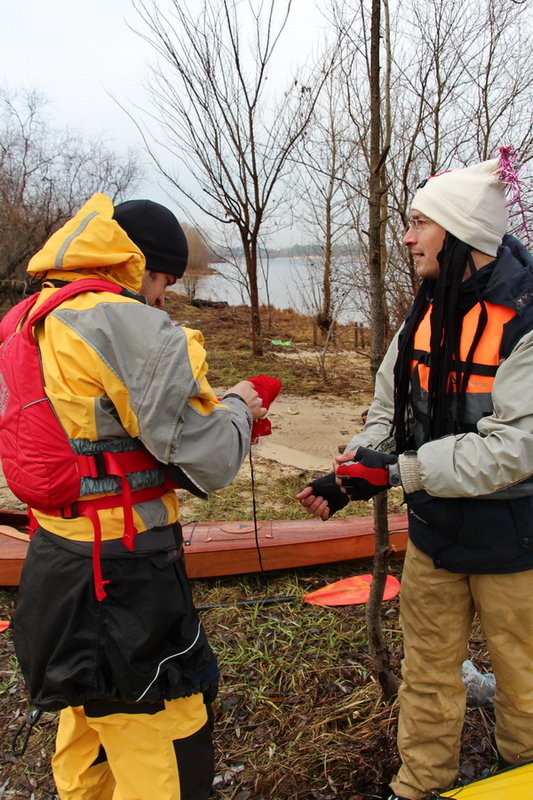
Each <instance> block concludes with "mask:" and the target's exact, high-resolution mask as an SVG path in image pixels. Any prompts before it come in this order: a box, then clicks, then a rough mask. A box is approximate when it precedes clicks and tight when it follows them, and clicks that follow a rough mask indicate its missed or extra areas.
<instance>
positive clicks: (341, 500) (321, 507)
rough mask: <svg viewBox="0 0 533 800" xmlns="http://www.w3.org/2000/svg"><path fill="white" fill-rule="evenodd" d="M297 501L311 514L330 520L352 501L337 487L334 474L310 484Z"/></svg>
mask: <svg viewBox="0 0 533 800" xmlns="http://www.w3.org/2000/svg"><path fill="white" fill-rule="evenodd" d="M296 499H297V500H299V501H300V503H301V504H302V506H303V507H304V508H305V510H306V511H307V512H308V513H309V514H313V516H315V517H320V518H321V519H329V518H330V517H332V516H333V514H335V512H336V511H340V509H341V508H344V506H346V505H348V503H349V501H350V500H349V497H348V496H347V495H346V494H345V493H344V492H342V491H341V489H340V487H339V486H338V485H337V482H336V480H335V473H334V472H330V473H329V474H328V475H324V476H323V477H322V478H316V479H315V480H314V481H311V483H308V484H307V486H306V487H305V489H302V491H301V492H300V493H299V494H297V495H296Z"/></svg>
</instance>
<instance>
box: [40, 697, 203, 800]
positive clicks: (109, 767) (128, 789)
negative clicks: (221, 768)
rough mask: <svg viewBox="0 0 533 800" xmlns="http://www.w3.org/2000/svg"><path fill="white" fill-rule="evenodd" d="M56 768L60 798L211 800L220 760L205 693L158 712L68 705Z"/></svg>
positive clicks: (61, 726)
mask: <svg viewBox="0 0 533 800" xmlns="http://www.w3.org/2000/svg"><path fill="white" fill-rule="evenodd" d="M133 708H134V706H133ZM52 768H53V773H54V778H55V781H56V786H57V790H58V794H59V797H60V798H61V800H154V798H157V800H207V798H208V797H209V794H210V791H211V785H212V782H213V775H214V761H213V743H212V739H211V733H210V731H209V726H208V724H207V711H206V707H205V705H204V701H203V697H202V695H201V694H195V695H192V696H191V697H186V698H178V699H176V700H170V701H167V702H165V703H164V709H163V710H161V711H157V712H156V713H154V714H148V713H135V712H133V713H122V712H119V713H115V714H106V715H105V716H98V717H95V716H88V715H87V714H86V713H85V712H84V709H83V707H81V706H80V707H76V708H66V709H64V710H63V711H62V712H61V715H60V720H59V728H58V733H57V741H56V753H55V755H54V757H53V759H52Z"/></svg>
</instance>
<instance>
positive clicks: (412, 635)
mask: <svg viewBox="0 0 533 800" xmlns="http://www.w3.org/2000/svg"><path fill="white" fill-rule="evenodd" d="M476 611H477V613H478V616H479V619H480V622H481V627H482V630H483V633H484V635H485V637H486V639H487V643H488V648H489V652H490V657H491V661H492V668H493V671H494V674H495V676H496V684H497V688H496V694H495V697H494V709H495V712H496V743H497V746H498V750H499V752H500V754H501V755H502V756H503V758H504V759H505V760H506V761H508V762H509V763H512V764H517V763H522V762H526V761H532V760H533V571H531V570H530V571H527V572H517V573H512V574H505V575H503V574H502V575H462V574H456V573H453V572H447V571H446V570H443V569H436V568H435V567H434V565H433V561H432V560H431V559H430V558H429V557H428V556H426V555H425V554H424V553H422V552H421V551H420V550H418V549H417V548H416V547H414V546H413V545H412V544H411V543H410V544H409V547H408V550H407V554H406V559H405V565H404V571H403V577H402V589H401V595H400V613H401V620H402V628H403V636H404V650H405V657H404V660H403V662H402V677H403V683H402V686H401V688H400V694H399V697H400V720H399V728H398V747H399V751H400V756H401V759H402V766H401V768H400V770H399V772H398V775H397V776H395V778H394V780H393V781H392V783H391V788H392V789H393V791H394V792H395V793H396V794H398V795H400V796H404V797H407V798H409V799H410V800H419V798H421V797H423V796H424V795H426V794H428V793H429V792H430V791H431V790H435V789H441V790H444V789H445V788H447V787H449V786H450V785H451V784H452V782H453V781H454V779H455V777H456V774H457V770H458V766H459V751H460V739H461V730H462V726H463V718H464V712H465V702H466V691H465V687H464V685H463V682H462V679H461V664H462V662H463V660H464V659H465V658H468V650H467V644H468V638H469V635H470V630H471V625H472V621H473V617H474V613H475V612H476Z"/></svg>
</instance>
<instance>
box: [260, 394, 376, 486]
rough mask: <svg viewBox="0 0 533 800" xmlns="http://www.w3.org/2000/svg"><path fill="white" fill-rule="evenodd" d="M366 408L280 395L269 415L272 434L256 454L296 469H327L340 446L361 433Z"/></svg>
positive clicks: (359, 404) (351, 404)
mask: <svg viewBox="0 0 533 800" xmlns="http://www.w3.org/2000/svg"><path fill="white" fill-rule="evenodd" d="M366 407H367V406H366V405H364V404H361V403H360V402H359V401H357V402H354V403H350V402H347V401H345V400H343V401H339V400H338V399H336V398H329V397H297V396H296V395H284V394H281V395H280V396H279V397H278V399H277V400H276V402H275V403H274V404H273V405H272V408H271V410H270V412H269V415H268V417H269V419H270V421H271V423H272V434H271V436H268V437H265V439H264V440H263V441H262V442H259V444H258V445H257V450H256V455H257V456H259V457H260V458H265V459H268V460H269V461H272V462H274V463H278V464H283V465H287V466H292V467H296V468H298V469H309V470H330V469H331V462H332V460H333V457H334V456H335V455H337V453H338V448H339V446H340V445H341V444H342V445H346V444H347V443H348V441H349V440H350V438H351V437H352V436H353V434H354V433H357V432H359V431H360V430H361V427H362V425H361V413H362V411H364V409H365V408H366Z"/></svg>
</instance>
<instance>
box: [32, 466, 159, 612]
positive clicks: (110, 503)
mask: <svg viewBox="0 0 533 800" xmlns="http://www.w3.org/2000/svg"><path fill="white" fill-rule="evenodd" d="M117 477H121V476H120V475H119V476H117ZM123 480H124V482H125V484H127V490H126V489H125V486H124V484H123V483H122V478H121V485H122V493H121V494H112V495H106V496H104V497H95V498H94V499H93V500H78V501H77V502H76V503H74V505H73V506H69V511H71V512H74V511H75V513H71V514H70V516H69V515H68V512H67V510H66V509H61V510H60V511H58V510H57V509H53V508H52V509H51V508H43V509H40V510H41V511H42V512H43V513H44V514H50V516H53V517H64V518H65V519H74V518H75V517H88V518H89V519H90V520H91V522H92V526H93V532H94V543H93V550H92V561H93V578H94V591H95V595H96V599H97V600H98V601H99V602H100V601H102V600H104V599H105V598H106V597H107V593H106V590H105V585H106V584H107V583H109V581H104V579H103V576H102V562H101V558H100V555H101V549H102V527H101V525H100V518H99V516H98V511H99V510H100V509H104V508H118V507H119V506H122V508H123V510H124V535H123V537H122V541H123V542H124V546H125V547H127V548H128V550H134V548H135V535H136V533H137V529H136V528H135V525H134V524H133V506H134V505H135V504H137V503H147V502H148V501H149V500H157V499H159V498H160V497H162V496H163V495H164V494H166V492H167V491H168V487H167V486H166V485H163V486H150V487H149V488H148V489H136V490H135V491H133V492H132V491H131V489H130V485H129V483H128V481H127V479H126V477H123ZM126 503H128V505H126ZM37 510H39V509H37ZM30 519H31V517H30ZM36 527H37V523H36Z"/></svg>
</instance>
